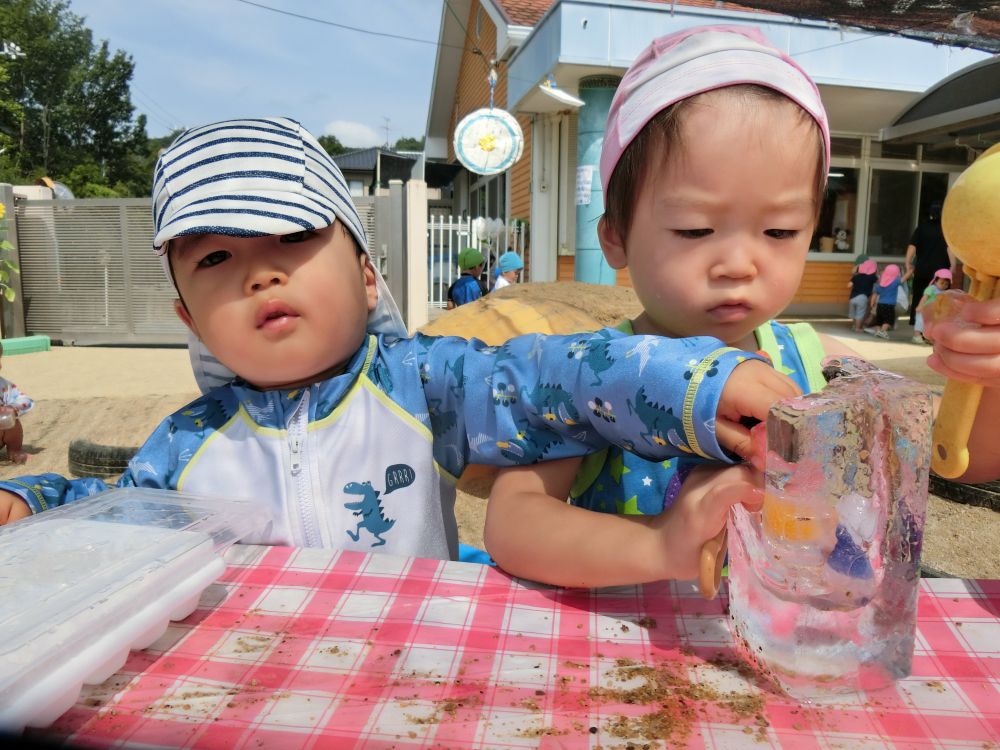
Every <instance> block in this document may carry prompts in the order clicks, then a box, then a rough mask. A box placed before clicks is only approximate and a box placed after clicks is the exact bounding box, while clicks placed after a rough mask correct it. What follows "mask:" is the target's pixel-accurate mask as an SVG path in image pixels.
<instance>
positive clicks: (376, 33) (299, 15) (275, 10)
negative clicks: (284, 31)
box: [236, 0, 465, 49]
mask: <svg viewBox="0 0 1000 750" xmlns="http://www.w3.org/2000/svg"><path fill="white" fill-rule="evenodd" d="M236 2H238V3H243V4H244V5H252V6H253V7H255V8H260V9H262V10H269V11H271V12H272V13H280V14H281V15H283V16H291V17H292V18H300V19H302V20H303V21H312V22H313V23H320V24H323V25H324V26H333V27H335V28H338V29H345V30H347V31H357V32H358V33H359V34H370V35H371V36H382V37H386V38H387V39H400V40H402V41H404V42H417V43H418V44H429V45H431V46H432V47H451V48H452V49H465V47H459V46H457V45H454V44H444V43H443V42H436V41H433V40H431V39H418V38H417V37H413V36H403V35H402V34H390V33H389V32H387V31H372V30H371V29H363V28H361V27H360V26H349V25H348V24H346V23H336V22H335V21H327V20H326V19H325V18H316V17H315V16H306V15H303V14H302V13H293V12H292V11H290V10H282V9H281V8H272V7H271V6H269V5H263V4H261V3H255V2H253V0H236ZM446 4H447V3H446Z"/></svg>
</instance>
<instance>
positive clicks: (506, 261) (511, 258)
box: [493, 250, 524, 291]
mask: <svg viewBox="0 0 1000 750" xmlns="http://www.w3.org/2000/svg"><path fill="white" fill-rule="evenodd" d="M497 268H498V269H499V274H498V275H497V281H496V284H494V285H493V291H496V290H498V289H503V288H504V287H505V286H510V285H511V284H513V283H515V282H516V281H517V275H518V274H519V273H520V272H521V269H522V268H524V261H523V260H521V256H520V255H518V254H517V253H515V252H514V251H513V250H508V251H507V252H505V253H504V254H503V255H501V256H500V260H498V261H497Z"/></svg>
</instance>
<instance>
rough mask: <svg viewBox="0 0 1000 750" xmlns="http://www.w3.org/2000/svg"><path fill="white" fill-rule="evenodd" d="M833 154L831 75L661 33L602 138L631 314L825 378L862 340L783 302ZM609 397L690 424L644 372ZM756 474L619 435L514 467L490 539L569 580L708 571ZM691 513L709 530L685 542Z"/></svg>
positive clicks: (751, 36) (544, 577)
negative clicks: (680, 456) (595, 449)
mask: <svg viewBox="0 0 1000 750" xmlns="http://www.w3.org/2000/svg"><path fill="white" fill-rule="evenodd" d="M829 156H830V140H829V127H828V125H827V119H826V113H825V111H824V109H823V104H822V101H821V100H820V95H819V92H818V91H817V89H816V86H815V85H814V84H813V82H812V81H811V80H810V79H809V78H808V76H806V74H805V73H804V72H803V71H802V69H801V68H799V66H798V65H797V64H796V63H795V62H794V61H792V60H791V59H790V58H788V57H787V56H786V55H784V54H783V53H781V52H780V51H778V50H777V49H775V48H774V47H773V46H772V45H771V44H770V43H768V42H767V41H766V39H765V38H764V37H763V35H762V34H761V33H760V32H759V31H757V30H755V29H748V28H745V27H735V26H715V27H706V28H696V29H687V30H685V31H682V32H679V33H676V34H672V35H670V36H666V37H663V38H660V39H656V40H655V41H653V42H652V44H651V45H650V46H649V47H648V48H647V49H646V50H645V51H643V52H642V53H640V55H639V57H638V58H637V60H636V61H635V62H634V63H633V64H632V67H630V68H629V70H628V72H627V73H626V74H625V77H624V78H623V79H622V82H621V83H620V84H619V86H618V90H617V92H616V93H615V95H614V99H613V100H612V104H611V109H610V112H609V114H608V122H607V127H606V128H605V139H604V144H603V150H602V154H601V180H602V182H603V184H604V195H605V214H604V216H603V217H602V218H601V220H600V223H599V224H598V237H599V239H600V242H601V247H602V249H603V251H604V256H605V258H606V259H607V260H608V263H609V264H610V265H611V266H612V267H613V268H616V269H621V268H628V270H629V274H630V276H631V278H632V284H633V287H634V289H635V292H636V294H637V296H638V298H639V301H640V302H641V303H642V307H643V312H642V313H641V314H640V315H639V316H638V317H637V318H636V319H635V320H633V321H626V323H624V324H623V325H622V326H620V328H621V329H622V330H625V331H628V332H635V333H647V334H657V335H662V336H669V337H684V336H694V335H709V336H715V337H717V338H719V339H721V340H722V341H724V342H726V344H728V345H730V346H733V347H738V348H740V349H743V350H747V351H753V350H757V349H763V350H764V352H765V353H766V354H768V355H769V356H770V357H771V359H772V360H773V363H774V366H775V368H776V369H777V370H778V371H779V372H783V373H786V374H788V375H789V376H790V377H791V378H792V379H793V380H794V381H795V382H796V384H797V385H798V387H799V388H800V389H801V390H803V391H813V390H818V389H819V388H822V387H823V385H824V384H825V380H824V378H823V377H822V371H821V366H820V363H821V360H822V359H823V357H824V356H825V355H827V354H834V353H838V354H851V352H850V351H849V350H848V349H846V348H845V347H844V346H843V345H841V344H839V343H838V342H836V340H835V339H832V338H829V337H820V336H818V335H817V333H816V332H815V331H814V330H813V329H812V328H811V327H810V326H808V325H806V324H796V325H794V326H784V325H781V324H779V323H777V322H775V321H774V320H773V318H774V317H775V316H776V315H778V314H779V313H780V312H781V311H782V310H783V309H784V308H785V307H786V306H787V305H788V303H789V302H790V301H791V300H792V297H793V296H794V295H795V293H796V291H797V289H798V286H799V281H800V279H801V277H802V272H803V270H804V268H805V262H806V255H807V253H808V251H809V242H810V239H811V237H812V235H813V230H814V228H815V225H816V220H817V216H818V212H819V208H820V206H821V203H822V197H823V193H824V188H825V182H826V174H827V171H828V170H827V167H828V165H829ZM749 185H752V186H753V189H748V188H747V186H749ZM897 271H898V269H897ZM711 375H712V370H711V369H709V370H707V371H706V370H704V369H701V368H700V367H698V366H692V367H691V369H690V370H689V372H688V373H687V374H685V377H686V378H690V382H691V383H692V386H691V387H692V388H695V387H696V386H695V385H694V384H695V383H697V382H698V381H699V380H700V379H701V378H706V379H707V378H710V377H711ZM703 382H704V381H703ZM591 406H592V407H593V408H594V410H595V412H596V413H598V414H600V415H601V416H602V417H603V418H606V419H616V418H621V417H622V416H625V415H631V414H640V415H647V414H648V415H650V417H651V418H650V419H649V420H648V423H647V430H646V432H645V434H643V436H642V438H643V442H644V443H647V444H650V443H657V442H658V441H661V440H665V439H666V438H667V436H668V435H669V434H670V431H671V430H672V429H673V428H674V426H675V425H676V424H680V422H681V420H674V421H670V420H668V419H664V418H663V417H662V416H661V415H659V414H656V417H655V418H652V417H653V414H654V412H653V409H654V407H655V406H656V399H655V398H653V397H652V396H651V395H650V394H649V393H648V391H647V392H644V390H643V389H642V388H640V390H639V392H638V394H637V395H636V398H634V399H628V400H625V401H621V400H619V401H615V402H614V403H613V404H607V403H596V402H595V403H594V404H591ZM678 463H680V464H681V465H680V467H678ZM753 481H754V475H753V474H752V472H751V470H750V469H749V467H746V466H738V467H730V468H727V469H724V470H721V471H720V470H719V469H716V468H708V467H698V468H693V469H692V464H691V462H690V461H688V460H682V461H678V460H676V459H671V460H670V461H665V462H656V461H653V462H650V461H646V460H643V459H641V458H639V457H637V456H632V455H629V454H625V453H622V452H621V451H619V450H617V449H613V448H612V449H609V450H608V451H605V452H602V453H600V454H596V455H595V456H587V457H586V458H584V459H582V460H581V459H578V458H573V459H566V460H562V461H552V462H544V463H540V464H537V465H535V466H525V467H518V468H511V469H503V470H501V472H500V474H499V476H498V477H497V480H496V482H495V483H494V485H493V491H492V494H491V495H490V500H489V504H488V506H487V518H486V547H487V550H488V551H489V552H490V554H491V555H492V556H493V558H494V559H495V560H496V562H497V564H498V565H499V566H500V567H502V568H504V569H506V570H507V571H509V572H510V573H512V574H514V575H517V576H520V577H524V578H530V579H534V580H537V581H541V582H544V583H550V584H556V585H567V586H607V585H618V584H627V583H637V582H641V581H649V580H654V579H663V578H693V577H695V576H696V574H697V572H698V559H699V551H700V548H701V547H700V541H701V539H703V538H704V537H705V535H706V534H710V533H711V532H713V531H714V532H718V531H719V530H720V529H721V528H722V526H723V525H724V523H725V517H726V513H727V511H726V507H725V506H726V503H720V502H717V500H718V498H720V497H725V498H726V499H727V501H728V504H732V503H733V502H737V501H739V500H740V499H745V500H748V501H749V502H751V503H752V502H755V501H756V499H757V497H758V496H757V495H756V494H755V493H753V492H748V491H747V490H746V489H745V488H746V486H747V485H748V484H751V483H752V482H753ZM741 488H742V489H741ZM741 492H743V493H744V494H743V495H742V496H741V495H740V493H741ZM567 497H569V498H571V504H567V502H566V498H567ZM593 511H604V512H593ZM677 528H686V529H698V530H699V532H700V533H699V534H698V536H697V538H694V539H682V540H681V541H680V542H678V541H677V539H678V535H677V533H676V529H677ZM515 529H516V533H515Z"/></svg>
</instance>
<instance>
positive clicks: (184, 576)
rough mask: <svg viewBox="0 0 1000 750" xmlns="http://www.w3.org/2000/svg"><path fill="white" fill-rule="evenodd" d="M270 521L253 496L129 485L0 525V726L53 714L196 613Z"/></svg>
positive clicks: (39, 721)
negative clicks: (242, 543)
mask: <svg viewBox="0 0 1000 750" xmlns="http://www.w3.org/2000/svg"><path fill="white" fill-rule="evenodd" d="M267 522H268V519H267V517H266V515H265V514H264V512H263V511H262V510H260V509H259V508H258V507H256V505H255V504H253V503H250V502H248V501H231V500H221V499H217V498H205V497H197V496H192V495H184V494H181V493H177V492H167V491H161V490H144V489H134V488H129V489H120V490H111V491H109V492H106V493H103V494H101V495H99V496H95V497H94V498H92V499H89V500H86V501H83V502H78V503H76V504H73V505H70V506H66V507H64V508H60V509H57V510H53V511H49V512H46V513H42V514H39V515H37V516H34V517H32V518H30V519H25V520H23V521H19V522H18V523H15V524H12V525H10V526H7V527H3V528H0V633H3V638H2V639H0V730H5V731H14V732H17V731H20V730H22V729H23V728H24V727H26V726H38V727H41V726H47V725H48V724H50V723H52V722H53V721H54V720H55V719H56V718H58V717H59V715H60V714H62V713H63V712H64V711H66V710H67V709H68V708H70V707H71V706H72V705H73V703H74V702H75V701H76V698H77V696H78V695H79V692H80V688H81V687H82V686H83V684H84V683H90V684H96V683H100V682H103V681H104V680H106V679H107V678H108V677H110V676H111V675H112V674H114V672H115V671H117V670H118V669H119V668H120V667H121V666H122V664H124V662H125V659H126V657H127V656H128V652H129V649H132V648H136V649H141V648H145V647H147V646H149V645H150V644H151V643H153V641H155V640H156V639H157V638H159V637H160V635H162V634H163V632H164V631H165V630H166V628H167V624H168V622H169V621H170V620H180V619H183V618H185V617H187V616H188V615H189V614H191V612H192V611H194V609H195V607H196V606H197V604H198V599H199V597H200V596H201V593H202V591H203V590H204V589H205V587H206V586H208V585H209V584H210V583H212V582H213V581H214V580H216V579H217V578H218V577H219V575H221V574H222V572H223V570H225V563H224V562H223V559H222V554H223V553H224V552H225V550H226V548H228V547H229V545H231V544H232V543H233V542H235V541H236V540H238V539H239V538H241V537H243V536H246V535H247V534H250V533H253V532H256V531H260V530H261V529H262V528H263V527H264V526H265V525H266V524H267Z"/></svg>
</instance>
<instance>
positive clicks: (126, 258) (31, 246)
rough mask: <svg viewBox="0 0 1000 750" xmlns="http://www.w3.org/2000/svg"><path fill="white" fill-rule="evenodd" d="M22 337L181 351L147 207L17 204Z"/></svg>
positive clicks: (182, 333)
mask: <svg viewBox="0 0 1000 750" xmlns="http://www.w3.org/2000/svg"><path fill="white" fill-rule="evenodd" d="M15 215H16V220H17V242H18V249H17V252H18V256H19V260H20V264H21V289H22V295H23V302H24V314H25V329H26V331H27V333H29V334H44V335H46V336H49V337H51V338H53V339H57V340H60V341H63V342H64V343H76V344H122V343H144V344H174V343H176V344H179V343H183V342H185V341H186V329H185V328H184V325H183V324H182V323H181V322H180V320H178V318H177V316H176V315H175V314H174V310H173V300H174V299H176V297H177V294H176V292H175V291H174V288H173V285H172V284H171V283H170V281H169V279H168V278H167V276H166V274H165V273H164V270H163V266H162V265H161V261H160V258H158V257H157V256H156V255H155V254H154V253H153V250H152V246H151V241H152V237H153V225H152V217H151V215H150V207H149V200H148V199H141V198H139V199H108V200H100V199H91V200H27V201H17V202H16V208H15Z"/></svg>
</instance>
